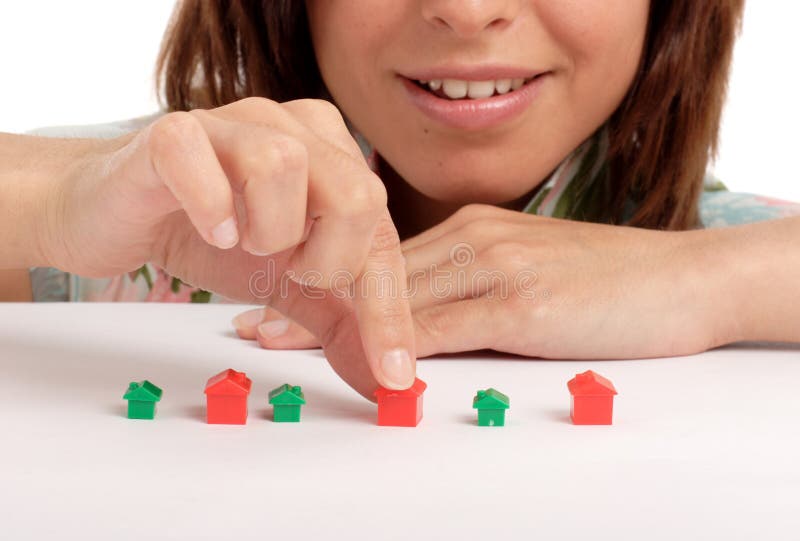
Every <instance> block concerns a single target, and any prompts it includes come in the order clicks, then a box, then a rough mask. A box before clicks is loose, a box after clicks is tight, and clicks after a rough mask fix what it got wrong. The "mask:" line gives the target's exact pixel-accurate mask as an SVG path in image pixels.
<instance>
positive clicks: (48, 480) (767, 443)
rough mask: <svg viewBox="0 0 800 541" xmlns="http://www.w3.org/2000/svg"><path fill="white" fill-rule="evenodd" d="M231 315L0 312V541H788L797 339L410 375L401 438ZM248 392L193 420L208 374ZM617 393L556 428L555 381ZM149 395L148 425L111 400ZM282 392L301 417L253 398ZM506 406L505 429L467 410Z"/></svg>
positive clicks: (794, 493)
mask: <svg viewBox="0 0 800 541" xmlns="http://www.w3.org/2000/svg"><path fill="white" fill-rule="evenodd" d="M241 310H242V307H241V306H231V305H203V306H198V305H191V304H159V303H49V304H46V303H25V304H17V305H14V304H4V305H2V306H0V427H2V429H3V432H2V436H0V442H1V443H0V517H2V519H1V520H0V523H1V524H2V533H1V534H0V537H2V539H3V540H9V541H12V540H13V541H27V540H36V541H43V540H57V539H64V540H70V541H72V540H73V539H80V540H81V541H95V540H97V541H112V540H113V541H128V540H131V541H134V540H135V541H140V540H141V539H154V540H158V541H162V540H175V541H201V540H206V539H208V540H215V541H217V540H225V541H228V540H231V541H245V540H248V541H249V540H258V541H264V540H273V539H274V540H278V539H280V540H288V539H291V540H312V539H313V540H319V541H322V540H325V541H333V540H343V541H344V540H347V541H361V540H364V541H412V540H420V541H425V540H437V541H451V540H459V541H471V540H476V541H477V540H480V541H488V540H492V539H497V540H507V541H512V540H517V539H519V540H525V541H538V540H542V541H556V540H558V541H562V540H576V541H587V540H592V541H602V540H613V541H676V540H692V541H693V540H701V539H702V540H712V541H716V540H725V541H745V540H746V541H753V540H761V539H764V540H768V541H784V540H785V541H796V540H797V539H798V533H797V532H798V528H799V527H800V498H798V494H800V464H798V456H800V424H799V423H798V422H797V420H798V418H800V401H798V399H797V381H798V378H800V363H798V352H800V345H794V346H788V345H787V346H784V347H776V348H772V349H767V348H764V347H750V348H744V347H738V348H734V347H727V348H721V349H717V350H714V351H709V352H706V353H703V354H700V355H695V356H691V357H683V358H673V359H657V360H656V359H643V360H626V361H615V360H605V361H568V360H565V361H540V360H525V359H523V358H520V357H513V356H510V355H500V354H497V355H488V354H457V355H446V356H441V357H439V358H434V359H426V360H422V361H420V363H419V365H418V370H417V373H418V374H419V377H420V378H422V379H423V380H425V381H426V382H427V384H428V389H427V390H426V391H425V396H424V399H423V402H424V407H423V409H424V413H423V418H422V422H421V423H420V425H419V426H418V427H416V428H397V427H379V426H376V425H375V420H376V407H375V405H374V404H372V403H370V402H368V401H367V400H364V399H363V398H361V397H360V396H358V395H357V394H356V393H355V392H354V391H353V390H352V389H350V388H349V387H347V385H345V384H344V383H343V382H342V381H341V380H340V379H339V378H338V377H337V376H336V374H334V372H333V370H331V369H330V368H329V367H328V364H327V363H326V362H325V359H324V357H323V356H322V353H321V352H320V351H319V350H309V351H266V350H262V349H260V348H258V347H257V346H256V345H255V344H254V343H253V342H246V341H244V340H239V339H238V338H236V336H235V334H234V333H233V331H232V329H231V326H230V319H231V317H233V315H234V314H236V313H238V312H239V311H241ZM229 367H231V368H235V369H237V370H241V371H244V372H246V373H247V375H248V377H250V378H251V379H252V381H253V388H252V392H251V394H250V397H249V409H250V415H249V417H248V421H247V424H246V425H244V426H226V425H207V424H206V423H205V422H204V415H205V397H204V396H203V388H204V386H205V383H206V380H207V379H208V378H209V377H211V376H213V375H214V374H216V373H218V372H220V371H221V370H224V369H226V368H229ZM587 369H592V370H595V371H597V372H598V373H600V374H602V375H604V376H606V377H608V378H609V379H611V381H612V382H613V383H614V385H615V387H616V388H617V390H618V391H619V395H618V396H617V397H616V398H615V401H614V424H613V425H612V426H574V425H572V424H571V423H570V422H569V402H570V400H569V393H568V391H567V381H568V380H569V379H570V378H572V377H573V376H574V375H575V374H576V373H578V372H582V371H584V370H587ZM144 378H147V379H148V380H150V381H152V382H153V383H154V384H156V385H158V386H159V387H161V388H162V389H163V390H164V395H163V397H162V399H161V401H160V402H159V403H158V407H157V413H156V419H155V420H153V421H140V420H129V419H126V418H125V402H124V400H123V399H122V395H123V393H124V392H125V390H126V389H127V387H128V382H130V381H140V380H141V379H144ZM283 383H291V384H293V385H301V386H302V387H303V393H304V394H305V398H306V401H307V404H306V405H305V406H303V410H302V420H301V422H300V423H274V422H272V420H271V408H270V407H269V406H268V405H267V393H268V392H269V390H270V389H272V388H274V387H277V386H278V385H281V384H283ZM486 387H495V388H497V389H498V390H500V391H502V392H504V393H506V394H508V396H509V397H510V399H511V408H510V409H509V410H508V412H507V419H506V420H507V423H506V426H505V427H493V428H491V427H478V426H477V423H476V413H475V411H474V410H473V409H472V407H471V405H472V397H473V395H474V394H475V391H477V390H478V389H484V388H486Z"/></svg>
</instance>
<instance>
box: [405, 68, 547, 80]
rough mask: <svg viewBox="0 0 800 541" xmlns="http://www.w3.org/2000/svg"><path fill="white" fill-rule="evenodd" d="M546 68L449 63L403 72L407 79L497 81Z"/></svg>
mask: <svg viewBox="0 0 800 541" xmlns="http://www.w3.org/2000/svg"><path fill="white" fill-rule="evenodd" d="M545 71H546V70H539V69H534V68H525V67H516V66H507V65H506V66H504V65H499V64H482V65H471V66H469V65H465V64H462V65H449V66H438V67H431V68H422V69H418V70H415V71H409V72H405V73H401V75H402V76H403V77H406V78H407V79H413V80H416V81H433V80H434V79H458V80H462V81H497V80H499V79H530V78H532V77H535V76H537V75H540V74H542V73H545Z"/></svg>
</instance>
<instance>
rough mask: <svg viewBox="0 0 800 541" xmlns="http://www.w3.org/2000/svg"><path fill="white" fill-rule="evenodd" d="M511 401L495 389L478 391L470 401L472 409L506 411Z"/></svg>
mask: <svg viewBox="0 0 800 541" xmlns="http://www.w3.org/2000/svg"><path fill="white" fill-rule="evenodd" d="M510 403H511V401H510V400H509V399H508V397H507V396H506V395H504V394H503V393H501V392H500V391H497V390H495V389H491V388H490V389H486V390H485V391H478V393H477V394H476V395H475V398H473V399H472V407H473V408H475V409H479V410H482V409H487V410H488V409H507V408H508V406H509V405H510Z"/></svg>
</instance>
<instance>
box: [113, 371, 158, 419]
mask: <svg viewBox="0 0 800 541" xmlns="http://www.w3.org/2000/svg"><path fill="white" fill-rule="evenodd" d="M161 395H162V391H161V389H159V388H158V387H156V386H155V385H153V384H152V383H150V382H149V381H147V380H144V381H141V382H136V381H132V382H131V384H130V385H128V390H127V392H126V393H125V395H124V396H123V397H122V398H123V399H124V400H127V401H128V419H153V418H154V417H155V416H156V402H158V401H159V400H161Z"/></svg>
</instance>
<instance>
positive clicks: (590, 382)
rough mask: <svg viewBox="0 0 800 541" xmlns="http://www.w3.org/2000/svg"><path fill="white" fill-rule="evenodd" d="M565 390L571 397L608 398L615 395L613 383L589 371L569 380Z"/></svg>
mask: <svg viewBox="0 0 800 541" xmlns="http://www.w3.org/2000/svg"><path fill="white" fill-rule="evenodd" d="M567 388H568V389H569V392H570V394H571V395H573V396H576V395H577V396H609V395H615V394H617V390H616V389H615V388H614V384H613V383H611V382H610V381H609V380H607V379H606V378H604V377H603V376H601V375H600V374H596V373H594V372H592V371H591V370H587V371H586V372H584V373H582V374H577V375H576V376H575V377H574V378H572V379H571V380H569V382H568V383H567Z"/></svg>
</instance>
